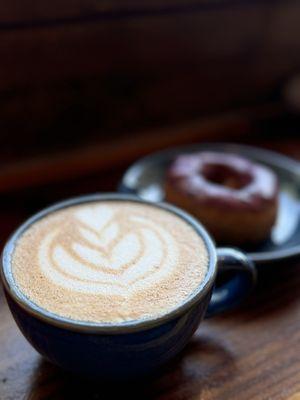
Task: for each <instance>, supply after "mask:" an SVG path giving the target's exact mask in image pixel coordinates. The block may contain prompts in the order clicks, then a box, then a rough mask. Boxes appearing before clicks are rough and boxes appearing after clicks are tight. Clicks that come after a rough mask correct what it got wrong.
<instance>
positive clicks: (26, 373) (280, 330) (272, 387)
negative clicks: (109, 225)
mask: <svg viewBox="0 0 300 400" xmlns="http://www.w3.org/2000/svg"><path fill="white" fill-rule="evenodd" d="M278 146H279V145H278ZM279 147H280V146H279ZM280 148H281V149H282V150H284V151H285V152H288V151H289V149H290V151H293V154H300V153H299V149H300V146H299V144H298V149H297V146H295V143H294V144H293V145H292V146H290V147H289V146H288V145H287V146H286V147H285V148H284V149H283V148H282V147H280ZM119 173H121V171H119ZM100 178H101V177H100V176H98V177H97V180H98V179H99V180H100ZM102 178H103V179H102V180H101V188H102V189H111V186H113V185H114V184H115V182H116V181H117V179H118V178H119V176H118V174H116V176H113V175H111V176H109V177H108V176H106V177H104V176H103V177H102ZM91 187H93V186H92V184H91V185H90V188H91ZM90 188H83V187H81V189H82V190H81V192H83V191H84V190H88V189H90ZM64 190H65V196H68V193H67V191H68V188H67V187H64ZM50 191H51V190H49V192H50ZM53 193H56V195H57V193H60V194H62V193H63V189H61V192H59V191H57V192H53ZM41 196H42V194H41ZM44 196H45V198H47V199H48V201H50V199H51V201H52V200H53V199H52V198H51V196H50V194H49V195H48V196H47V195H46V194H44ZM41 198H43V197H41ZM32 201H33V200H32ZM29 203H30V201H29V200H28V199H27V200H26V202H25V203H24V202H23V203H22V207H21V205H20V204H18V202H17V201H15V202H11V203H10V204H7V205H6V208H7V209H3V208H2V209H1V213H2V214H1V221H2V225H1V239H3V238H4V236H6V234H7V233H8V231H9V230H11V229H12V228H13V227H14V226H15V225H16V224H18V223H19V222H20V220H21V219H22V218H23V217H25V215H26V214H27V213H28V211H29V210H30V212H31V211H32V209H31V206H30V204H29ZM26 204H27V206H26ZM35 204H36V203H35ZM9 206H10V211H8V209H9ZM124 398H128V399H141V400H143V399H163V400H187V399H195V400H196V399H197V400H227V399H228V400H297V399H299V398H300V261H299V262H294V263H285V264H281V265H272V266H270V267H268V268H267V269H261V270H260V271H259V284H258V287H257V289H256V290H255V292H254V293H253V294H252V296H251V298H250V299H249V300H248V301H247V303H245V304H244V305H243V306H242V307H240V308H239V309H238V310H236V311H232V312H230V313H226V314H223V315H222V316H219V317H215V318H213V319H210V320H206V321H204V322H203V323H202V324H201V326H200V327H199V329H198V331H197V332H196V334H195V335H194V337H193V339H192V341H191V342H190V343H189V345H188V346H187V348H186V349H185V350H184V352H183V353H182V355H181V356H180V357H179V358H177V359H176V360H175V361H174V362H173V363H172V364H171V365H169V366H167V367H166V368H165V370H164V371H162V372H161V373H160V374H158V375H157V376H155V377H152V378H149V379H148V380H145V381H139V382H136V383H131V384H130V385H110V386H108V385H104V384H102V383H100V382H88V381H84V380H80V379H78V378H77V377H73V376H71V375H69V374H67V373H65V372H63V371H62V370H60V369H58V368H57V367H55V366H53V365H51V364H49V363H47V362H46V361H44V360H43V359H42V358H41V357H40V356H39V355H38V354H37V353H36V352H35V351H34V350H33V349H32V348H31V346H30V345H29V344H28V343H27V342H26V341H25V339H24V338H23V337H22V335H21V333H20V332H19V331H18V329H17V327H16V325H15V323H14V321H13V319H12V317H11V315H10V313H9V311H8V308H7V305H6V303H5V301H4V298H3V293H2V291H0V399H1V400H19V399H22V400H23V399H24V400H25V399H26V400H40V399H51V400H58V399H59V400H60V399H87V400H89V399H124Z"/></svg>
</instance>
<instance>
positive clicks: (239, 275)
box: [205, 248, 256, 318]
mask: <svg viewBox="0 0 300 400" xmlns="http://www.w3.org/2000/svg"><path fill="white" fill-rule="evenodd" d="M217 256H218V272H217V274H218V275H219V274H222V273H223V272H227V271H232V272H235V274H234V276H233V277H232V278H231V279H230V280H228V281H227V282H226V283H224V284H222V285H221V286H219V287H218V288H214V290H213V294H212V297H211V300H210V303H209V305H208V308H207V311H206V314H205V318H209V317H212V316H214V315H216V314H219V313H221V312H223V311H225V310H227V309H230V308H232V307H234V306H236V305H237V304H239V303H240V302H241V301H242V300H243V299H244V298H245V297H247V295H248V294H249V292H250V291H251V289H253V287H254V285H255V283H256V268H255V266H254V263H253V261H251V260H250V259H249V258H248V257H247V256H246V254H244V253H242V252H241V251H239V250H236V249H231V248H219V249H217Z"/></svg>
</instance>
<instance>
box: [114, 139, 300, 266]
mask: <svg viewBox="0 0 300 400" xmlns="http://www.w3.org/2000/svg"><path fill="white" fill-rule="evenodd" d="M201 150H213V151H222V152H227V153H236V154H240V155H242V156H245V157H247V158H250V159H252V160H254V161H257V162H259V163H261V164H264V165H267V166H269V167H270V168H272V169H273V171H274V172H275V173H276V174H277V176H278V178H279V181H280V197H279V211H278V217H277V221H276V224H275V226H274V228H273V230H272V234H271V236H270V239H268V240H267V241H265V242H263V243H261V244H260V245H259V246H256V247H255V248H251V249H250V248H248V249H247V248H244V249H243V250H245V251H246V252H247V253H248V254H249V256H250V257H252V259H253V260H254V261H255V262H256V263H257V264H266V263H271V262H274V261H281V260H286V259H289V258H295V257H299V256H300V218H299V216H300V213H299V211H300V163H298V162H297V161H294V160H292V159H290V158H288V157H285V156H282V155H280V154H276V153H274V152H271V151H267V150H263V149H259V148H255V147H251V146H244V145H237V144H228V143H212V144H202V145H193V146H188V147H181V148H175V149H169V150H165V151H161V152H159V153H155V154H153V155H150V156H147V157H145V158H143V159H141V160H139V161H138V162H136V163H135V164H134V165H133V166H131V167H130V168H129V169H128V170H127V172H126V173H125V174H124V176H123V179H122V182H121V184H120V191H122V192H130V193H135V194H137V195H138V196H139V197H142V198H144V199H146V200H150V201H154V202H157V201H158V202H159V201H163V200H164V195H165V194H164V176H165V172H166V169H167V167H168V166H169V164H170V162H171V161H172V160H173V159H174V157H175V156H176V155H178V154H180V153H192V152H199V151H201Z"/></svg>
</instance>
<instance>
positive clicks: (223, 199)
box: [165, 152, 278, 244]
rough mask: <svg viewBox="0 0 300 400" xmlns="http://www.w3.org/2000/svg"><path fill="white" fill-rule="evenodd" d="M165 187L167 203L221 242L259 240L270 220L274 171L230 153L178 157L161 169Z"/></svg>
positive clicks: (272, 219) (274, 199)
mask: <svg viewBox="0 0 300 400" xmlns="http://www.w3.org/2000/svg"><path fill="white" fill-rule="evenodd" d="M165 189H166V199H167V201H169V202H171V203H174V204H176V205H178V206H179V207H181V208H183V209H185V210H186V211H188V212H190V213H191V214H193V215H194V216H196V217H197V218H198V219H199V220H200V222H202V223H203V224H204V225H205V226H206V228H207V229H208V231H209V232H210V233H211V234H212V235H213V236H214V238H215V239H216V240H217V241H219V242H222V243H229V244H246V243H256V242H259V241H262V240H264V239H266V238H267V237H268V236H269V235H270V231H271V229H272V226H273V225H274V223H275V220H276V215H277V206H278V180H277V177H276V175H275V174H274V173H273V172H272V171H271V170H270V169H269V168H267V167H265V166H262V165H260V164H256V163H254V162H251V161H249V160H247V159H246V158H243V157H240V156H237V155H234V154H228V153H214V152H201V153H193V154H188V155H180V156H178V157H177V158H176V159H175V160H174V162H173V163H172V164H171V166H170V168H169V170H168V172H167V177H166V185H165Z"/></svg>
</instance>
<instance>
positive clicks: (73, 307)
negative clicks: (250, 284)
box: [12, 201, 208, 323]
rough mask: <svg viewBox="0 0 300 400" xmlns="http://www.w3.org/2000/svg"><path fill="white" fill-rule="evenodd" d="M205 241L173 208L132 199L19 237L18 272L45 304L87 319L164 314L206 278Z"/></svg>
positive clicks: (64, 214) (49, 219) (83, 210)
mask: <svg viewBox="0 0 300 400" xmlns="http://www.w3.org/2000/svg"><path fill="white" fill-rule="evenodd" d="M207 265H208V254H207V250H206V247H205V245H204V242H203V240H202V239H201V238H200V237H199V235H198V234H197V233H196V232H195V230H194V229H193V228H192V227H191V226H189V225H188V224H187V223H186V222H185V221H183V220H182V219H180V218H179V217H177V216H175V215H174V214H172V213H171V212H168V211H165V210H162V209H158V208H156V207H154V206H151V205H144V204H139V203H134V202H127V201H126V202H125V201H105V202H97V203H86V204H83V205H78V206H72V207H69V208H65V209H62V210H59V211H56V212H53V213H52V214H49V215H48V216H46V217H45V218H43V219H42V220H40V221H38V222H36V223H35V224H33V225H32V226H31V227H30V228H29V229H28V230H27V231H26V232H25V233H24V234H23V235H22V236H21V238H20V239H19V240H18V242H17V244H16V247H15V249H14V252H13V255H12V272H13V276H14V279H15V281H16V284H17V285H18V287H19V289H20V290H21V291H22V292H23V294H24V295H25V296H27V297H28V298H29V299H30V300H32V301H33V302H34V303H36V304H37V305H38V306H40V307H42V308H45V309H46V310H48V311H51V312H53V313H55V314H57V315H60V316H64V317H67V318H71V319H74V320H80V321H92V322H107V323H110V322H112V323H113V322H122V321H128V320H136V319H144V318H151V317H155V316H159V315H161V314H164V313H166V312H168V311H170V310H171V309H173V308H174V307H176V306H177V305H179V304H180V303H182V302H183V301H184V300H185V299H186V298H187V297H188V296H189V295H190V294H191V293H192V292H193V291H194V290H195V289H196V288H197V287H198V286H199V284H200V283H201V281H202V280H203V279H204V277H205V274H206V271H207Z"/></svg>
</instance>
